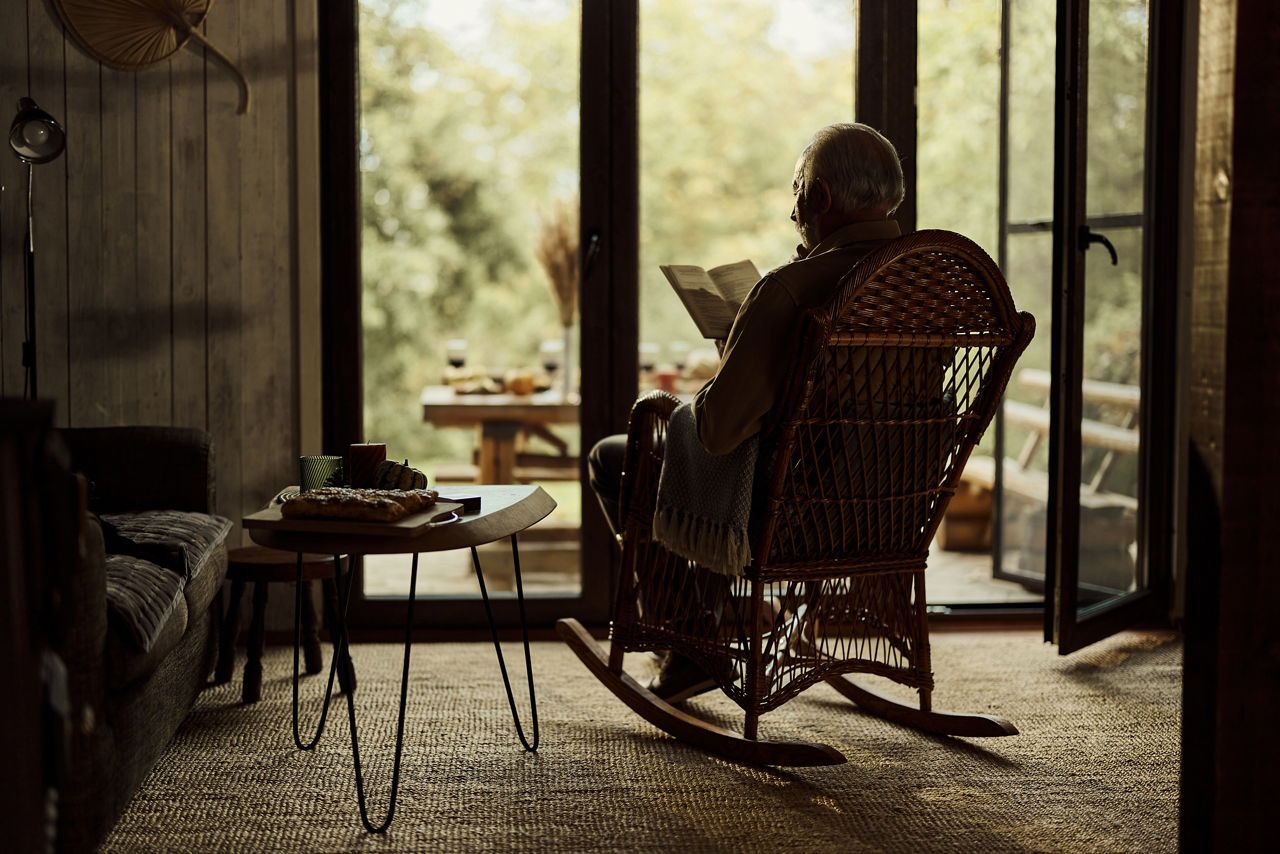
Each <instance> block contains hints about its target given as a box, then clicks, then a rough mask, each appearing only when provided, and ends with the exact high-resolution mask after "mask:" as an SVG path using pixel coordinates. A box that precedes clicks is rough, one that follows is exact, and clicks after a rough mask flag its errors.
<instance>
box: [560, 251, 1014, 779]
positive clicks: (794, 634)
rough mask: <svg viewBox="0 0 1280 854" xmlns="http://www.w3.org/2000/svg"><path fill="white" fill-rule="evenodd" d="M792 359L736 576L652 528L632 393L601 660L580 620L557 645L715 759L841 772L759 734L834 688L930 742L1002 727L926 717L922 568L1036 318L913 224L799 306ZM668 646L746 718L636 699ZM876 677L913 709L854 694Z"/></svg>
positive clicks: (644, 435) (663, 411)
mask: <svg viewBox="0 0 1280 854" xmlns="http://www.w3.org/2000/svg"><path fill="white" fill-rule="evenodd" d="M807 323H808V328H807V330H806V332H805V335H804V337H803V338H804V342H805V343H804V345H803V347H804V349H803V352H801V353H799V354H797V358H796V361H795V369H794V371H793V374H792V377H791V379H790V384H789V387H788V389H787V391H786V393H785V395H784V398H783V403H782V405H781V406H780V407H778V408H777V410H776V416H777V417H776V419H775V420H774V422H773V424H772V425H770V426H769V427H767V428H766V431H765V433H764V434H762V444H761V450H760V459H761V463H760V465H761V466H763V468H762V469H761V470H760V471H758V472H757V477H756V488H755V498H754V509H753V512H752V549H753V555H754V559H753V561H752V563H751V564H750V565H749V566H748V567H746V570H745V574H744V575H742V576H739V577H732V578H730V577H728V576H725V575H721V574H717V573H713V572H711V571H709V570H707V569H704V568H702V567H700V566H698V565H696V564H693V563H691V562H690V561H687V560H684V559H682V558H679V557H677V556H675V555H673V554H671V553H670V552H668V551H667V550H666V549H665V548H663V546H662V545H660V544H659V543H658V542H656V541H655V540H654V539H653V538H652V536H651V527H652V519H653V514H654V501H655V496H656V493H657V481H658V473H659V471H660V470H661V466H662V451H663V440H664V436H665V430H666V424H667V420H668V418H669V416H670V413H671V411H672V410H673V409H674V408H675V407H676V405H677V404H678V401H677V399H676V398H674V397H672V396H671V395H668V394H665V393H662V392H654V393H651V394H649V395H647V396H645V397H643V398H641V399H640V400H639V401H637V402H636V404H635V406H634V408H633V409H632V412H631V420H630V424H629V429H628V445H627V453H626V463H625V468H624V475H623V483H622V514H623V533H622V535H621V537H620V541H621V545H622V552H623V554H622V564H621V577H620V578H619V580H618V585H617V600H616V603H615V608H614V616H613V624H612V636H611V644H610V647H609V650H608V652H606V651H605V650H604V648H603V647H602V646H601V645H600V644H598V643H597V642H596V641H595V639H593V638H592V637H591V636H590V635H589V634H588V633H587V632H586V630H585V629H584V628H583V627H582V626H581V625H580V624H579V623H578V622H577V621H576V620H572V619H565V620H560V621H559V623H558V626H557V628H558V631H559V634H560V636H561V637H562V638H563V639H564V640H565V641H566V642H567V643H568V644H569V645H570V647H572V648H573V650H574V651H575V652H576V653H577V654H578V656H579V657H580V658H581V659H582V661H583V662H584V663H585V664H586V665H587V667H588V668H589V669H590V670H591V671H592V672H593V673H594V674H595V675H596V677H597V678H599V679H600V680H601V682H603V683H604V684H605V685H606V686H607V687H609V688H610V689H611V690H612V691H613V692H614V693H615V694H616V695H617V696H618V697H619V698H621V699H622V700H623V701H624V702H626V703H627V704H628V705H629V706H630V707H631V708H632V709H633V710H634V711H636V712H637V713H638V714H640V715H641V716H642V717H644V718H645V719H646V720H648V721H649V722H650V723H652V724H654V725H655V726H657V727H659V728H661V729H663V730H665V731H666V732H668V733H670V734H671V735H674V736H676V737H677V738H680V739H682V740H685V741H688V742H690V743H692V744H695V745H697V746H699V747H702V748H704V749H707V750H709V751H711V752H714V753H718V754H720V755H722V756H725V757H728V758H731V759H736V760H741V761H748V762H755V763H760V764H769V765H825V764H833V763H838V762H843V761H845V757H844V756H843V754H841V753H840V752H839V751H837V750H835V749H834V748H832V747H830V746H828V745H823V744H813V743H808V742H783V741H765V740H761V739H759V738H758V737H757V728H758V722H759V717H760V715H761V714H762V713H763V712H767V711H769V710H771V709H775V708H777V707H778V706H780V705H782V704H783V703H785V702H786V701H787V700H790V699H791V698H792V697H795V696H796V695H797V694H799V693H800V692H801V691H803V690H804V689H805V688H808V687H809V686H811V685H814V684H816V683H818V682H824V681H825V682H827V683H828V684H830V685H832V686H833V687H834V688H835V689H836V690H837V691H839V692H840V693H841V694H843V695H844V696H845V697H847V698H848V699H850V700H852V701H853V702H854V703H856V704H858V705H859V706H861V707H862V708H864V709H865V710H867V711H869V712H872V713H874V714H878V715H881V716H883V717H886V718H889V719H891V720H895V721H898V722H900V723H903V724H907V725H910V726H914V727H917V728H919V729H922V730H926V731H928V732H933V733H941V734H950V735H961V736H997V735H1013V734H1016V733H1017V729H1015V728H1014V727H1013V725H1012V724H1010V723H1009V722H1007V721H1005V720H1003V719H1000V718H997V717H992V716H988V715H965V714H956V713H949V712H940V711H936V710H933V709H932V707H931V702H930V694H931V691H932V688H933V674H932V672H931V669H930V656H929V634H928V622H927V617H926V613H925V588H924V576H925V562H926V559H927V557H928V550H929V543H930V541H931V540H932V539H933V535H934V532H935V530H936V529H937V527H938V524H939V522H940V520H941V518H942V512H943V510H944V509H945V508H946V506H947V502H948V501H949V500H950V498H951V495H952V494H953V492H954V490H955V487H956V484H957V482H958V481H959V478H960V475H961V472H962V470H963V469H964V464H965V461H966V460H967V459H968V457H969V453H970V451H971V450H972V449H973V447H974V445H975V444H977V442H978V440H979V438H980V437H981V436H982V433H983V431H984V430H985V429H986V427H987V425H988V423H989V422H990V421H991V418H992V416H993V415H994V413H995V411H996V407H997V406H998V404H999V401H1000V398H1001V395H1002V394H1003V392H1004V388H1005V384H1006V382H1007V381H1008V379H1009V376H1010V373H1011V372H1012V370H1013V365H1014V362H1015V361H1017V359H1018V356H1019V355H1020V354H1021V353H1022V351H1023V349H1024V348H1025V347H1026V345H1027V343H1028V342H1029V341H1030V340H1031V337H1032V334H1033V332H1034V329H1035V320H1034V318H1032V316H1031V315H1029V314H1026V313H1018V312H1017V311H1016V310H1015V309H1014V305H1013V301H1012V299H1011V298H1010V296H1009V290H1008V288H1007V286H1006V285H1005V282H1004V280H1003V278H1002V277H1001V275H1000V272H999V270H998V269H997V268H996V266H995V264H994V263H993V262H992V261H991V259H990V258H989V257H988V256H987V255H986V253H985V252H983V251H982V249H980V248H979V247H978V246H977V245H976V244H974V243H973V242H971V241H969V240H968V239H966V238H963V237H961V236H959V235H956V234H952V233H950V232H942V231H922V232H917V233H915V234H911V235H907V236H905V237H902V238H898V239H896V240H894V241H892V242H890V243H889V244H886V245H885V246H884V247H883V248H882V249H880V250H878V251H877V252H875V253H873V254H872V255H871V256H869V257H867V258H865V259H863V260H862V261H861V262H860V263H858V264H857V265H856V266H855V267H854V268H853V269H852V270H851V271H850V272H849V273H848V274H847V275H846V276H845V277H844V279H843V281H842V282H841V284H840V286H839V288H838V289H837V291H836V292H835V294H834V296H833V297H832V299H831V300H830V302H829V303H828V304H827V305H826V306H824V307H821V308H820V309H817V310H815V311H813V312H811V313H810V315H809V316H808V319H807ZM640 650H675V651H678V652H680V653H682V654H684V655H686V656H688V657H689V658H692V659H693V660H694V661H696V662H697V663H698V664H700V665H701V666H702V667H703V668H704V669H705V670H706V671H707V672H708V673H711V674H716V675H717V681H718V683H719V686H720V688H721V690H723V691H724V693H725V694H726V695H728V696H729V697H730V698H732V699H733V700H735V701H736V702H737V703H738V704H739V705H740V706H741V707H742V708H743V709H744V710H745V712H746V719H745V723H744V727H743V732H742V733H741V734H739V733H735V732H732V731H730V730H727V729H724V728H721V727H716V726H713V725H711V724H709V723H707V722H705V721H703V720H701V719H699V718H697V717H695V716H693V715H691V714H689V713H688V712H686V711H683V710H681V709H678V708H676V707H674V706H672V705H670V704H668V703H666V702H664V701H663V700H661V699H659V698H658V697H657V696H655V695H654V694H652V693H651V692H649V691H648V690H646V689H645V688H644V687H643V686H641V684H640V683H639V682H637V681H636V680H635V679H634V678H632V677H631V676H629V675H628V674H627V673H626V672H624V670H623V667H622V665H623V654H624V653H625V652H634V651H640ZM853 673H862V674H871V675H876V676H882V677H886V678H888V679H890V680H893V681H894V682H898V683H901V684H903V685H906V686H910V687H912V688H915V689H917V691H918V692H919V700H920V702H919V707H918V708H916V707H915V706H914V705H908V704H905V703H902V702H900V701H899V700H897V699H894V698H891V697H889V696H887V695H883V694H880V693H878V692H875V691H873V690H872V689H870V688H867V687H863V686H861V685H857V684H855V683H854V682H853V681H852V680H850V679H849V678H848V676H847V674H853Z"/></svg>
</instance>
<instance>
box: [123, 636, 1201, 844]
mask: <svg viewBox="0 0 1280 854" xmlns="http://www.w3.org/2000/svg"><path fill="white" fill-rule="evenodd" d="M933 643H934V658H933V660H934V670H935V673H936V674H937V675H936V678H937V682H938V685H937V688H936V690H935V694H934V705H935V707H936V708H939V709H945V710H954V711H968V712H986V713H993V714H999V715H1001V716H1003V717H1006V718H1008V719H1010V720H1012V721H1013V722H1014V723H1015V724H1016V725H1017V726H1018V727H1019V729H1020V730H1021V734H1020V735H1017V736H1013V737H1010V738H1001V739H987V740H982V739H952V738H940V737H933V736H927V735H922V734H919V733H916V732H914V731H912V730H909V729H905V728H902V727H899V726H895V725H893V724H890V723H886V722H884V721H882V720H879V719H876V718H873V717H871V716H868V715H866V714H864V713H862V712H860V711H859V710H857V709H856V707H853V706H851V705H850V704H849V703H847V702H846V701H844V700H843V699H842V698H841V697H840V696H839V695H837V694H836V693H835V692H834V691H832V690H831V689H829V688H828V687H827V686H825V685H820V686H817V687H815V688H813V689H810V690H809V691H807V692H806V693H804V694H802V695H801V696H800V697H798V698H797V699H795V700H793V701H792V702H790V703H788V704H786V705H785V706H783V707H782V708H781V709H779V710H777V711H775V712H772V713H769V714H767V715H765V716H764V718H762V721H761V736H762V737H764V738H787V739H804V740H809V741H822V742H826V743H828V744H831V745H833V746H835V747H836V748H837V749H839V750H840V751H842V752H843V753H845V755H846V756H848V757H849V761H848V763H846V764H844V765H837V766H831V767H826V768H813V769H776V768H761V767H755V766H749V765H740V764H735V763H732V762H726V761H723V760H720V759H717V758H714V757H710V756H707V755H706V754H703V753H701V752H699V751H697V750H695V749H693V748H691V747H687V746H685V745H684V744H682V743H681V742H678V741H675V740H673V739H671V738H669V737H667V736H666V735H664V734H662V733H660V732H658V731H657V730H655V729H654V728H653V727H651V726H650V725H648V724H647V723H645V722H644V721H643V720H641V719H640V718H638V717H636V716H635V715H634V714H633V713H631V712H630V711H629V710H628V709H627V708H626V707H625V706H624V705H623V704H622V703H621V702H620V701H618V700H617V699H615V698H614V697H613V695H612V694H610V693H609V692H608V691H607V690H606V689H605V688H604V687H603V686H601V685H600V684H599V683H598V682H596V681H595V679H594V678H593V677H592V676H591V675H590V674H589V673H588V672H587V670H586V669H585V667H583V666H582V665H581V664H580V663H579V662H578V660H577V659H576V658H575V657H574V655H573V654H572V653H571V652H570V651H569V650H568V648H567V647H565V646H563V645H562V644H559V643H556V642H550V641H548V642H539V643H536V644H535V646H534V651H533V664H534V675H535V678H536V687H537V701H538V712H539V716H540V721H541V736H542V745H541V747H540V749H539V750H538V752H537V753H536V754H532V753H526V752H524V751H523V749H522V748H521V746H520V743H519V741H518V740H517V737H516V733H515V729H514V726H513V723H512V719H511V714H510V711H509V709H508V706H507V700H506V696H505V694H504V692H503V688H502V681H501V677H500V676H499V672H498V667H497V661H496V658H495V655H494V650H493V647H492V645H488V644H419V645H416V646H415V647H414V648H413V651H412V658H411V669H410V688H409V700H408V714H407V719H406V727H405V729H406V736H405V749H404V760H403V766H402V769H401V783H400V794H399V800H398V803H397V804H396V813H395V817H394V822H393V823H392V825H391V828H390V830H389V831H388V832H387V833H386V834H385V835H380V836H378V835H372V834H369V833H366V832H365V831H364V829H363V827H362V826H361V823H360V816H359V811H358V808H357V805H356V794H355V776H354V772H353V769H352V761H351V744H350V730H349V727H348V724H347V714H346V704H345V699H344V698H342V697H335V702H334V705H333V707H332V710H331V712H330V715H329V720H328V724H327V726H326V731H325V733H324V736H323V738H322V740H321V742H320V744H319V746H318V747H317V749H316V750H314V751H311V752H305V753H304V752H302V751H299V750H297V749H296V748H295V747H294V745H293V739H292V736H291V730H290V694H291V692H290V686H289V674H290V672H291V670H290V668H291V667H292V650H291V649H288V648H273V649H269V650H268V654H267V658H266V661H265V662H264V663H265V674H264V683H263V698H262V700H261V701H260V702H258V703H256V704H254V705H251V706H245V705H242V704H241V703H240V702H239V692H240V685H239V678H238V677H239V674H238V673H237V679H236V680H235V681H234V682H233V683H231V684H229V685H222V686H217V687H213V688H210V689H208V690H206V691H205V693H204V694H203V695H202V696H201V698H200V700H199V702H198V704H197V706H196V708H195V710H194V711H193V713H192V715H191V716H190V718H189V719H188V721H187V722H186V724H185V725H184V726H183V728H182V729H181V730H180V731H179V733H178V735H177V737H176V739H175V740H174V743H173V744H172V745H171V747H170V749H169V750H168V752H167V753H166V755H165V757H164V758H163V759H162V760H161V762H160V763H159V765H158V766H157V767H156V768H155V770H154V771H153V772H152V773H151V775H150V777H149V778H148V779H147V781H146V782H145V783H144V785H143V787H142V789H141V790H140V792H139V793H138V794H137V796H136V797H135V798H134V801H133V803H132V804H131V805H130V807H129V809H128V810H127V811H126V813H125V814H124V816H123V817H122V819H121V820H120V822H119V823H118V824H117V826H116V827H115V829H114V830H113V832H112V834H111V835H110V836H109V837H108V839H107V841H106V842H105V844H104V846H103V849H102V850H103V851H105V852H153V851H154V852H175V851H253V852H268V851H287V852H345V851H395V852H409V851H432V852H434V851H446V852H448V851H460V852H461V851H465V852H488V851H495V852H498V851H501V852H506V851H522V852H523V851H556V852H560V851H565V852H571V851H572V852H577V851H678V852H684V851H734V852H737V851H745V852H750V851H761V852H775V851H815V852H821V851H831V852H837V851H838V852H864V851H866V852H899V851H902V852H984V854H986V853H987V852H991V853H992V854H993V853H994V852H1027V851H1036V852H1090V851H1096V852H1129V851H1132V852H1144V854H1153V852H1162V851H1170V852H1172V851H1174V850H1176V848H1177V803H1178V754H1179V747H1178V745H1179V711H1180V710H1179V696H1180V686H1181V678H1182V677H1181V668H1182V649H1181V643H1180V642H1179V641H1178V640H1177V639H1176V638H1175V637H1174V636H1173V635H1169V634H1138V633H1129V634H1125V635H1121V636H1119V637H1116V638H1112V639H1110V640H1108V641H1104V642H1102V643H1099V644H1096V645H1094V646H1093V647H1090V648H1088V649H1086V650H1084V651H1082V652H1079V653H1076V654H1075V655H1072V656H1067V657H1062V656H1059V655H1057V652H1056V650H1055V649H1054V648H1053V647H1051V646H1048V645H1045V644H1043V643H1042V642H1041V641H1040V638H1039V635H1038V633H1029V632H1022V631H1018V632H998V633H971V632H946V633H935V635H934V637H933ZM504 649H505V651H506V655H507V660H508V665H509V666H513V667H514V669H515V676H516V677H517V678H516V679H515V680H513V681H514V684H515V686H516V688H517V701H518V704H519V706H520V708H521V711H522V715H524V716H525V720H526V722H527V716H528V708H527V700H526V699H524V683H523V656H522V655H521V654H520V652H519V650H520V647H519V644H507V645H506V646H505V647H504ZM401 655H402V648H401V647H400V646H397V645H383V644H370V645H360V646H358V647H356V649H355V650H354V655H353V657H354V659H355V663H356V668H357V673H358V678H359V680H360V681H359V688H358V690H357V692H356V695H355V697H356V701H357V702H356V712H357V725H358V726H359V730H358V732H359V735H360V747H361V757H362V759H363V760H364V762H365V779H366V785H367V786H368V788H369V799H370V804H369V812H370V817H371V819H372V820H373V821H374V822H378V821H380V820H381V819H382V817H383V816H384V815H385V812H386V804H387V793H388V790H389V783H390V778H391V763H390V757H391V753H392V746H393V744H394V737H395V701H396V699H397V697H398V693H399V682H400V672H401V661H402V658H401ZM652 666H653V665H652V663H651V661H650V660H649V659H648V658H647V657H639V656H635V657H629V658H628V669H629V670H630V671H631V672H632V673H633V674H636V675H637V676H643V675H644V674H645V671H646V670H647V669H651V668H652ZM326 673H327V670H326ZM879 681H880V682H882V680H879ZM323 694H324V677H323V676H311V677H307V678H305V679H304V681H303V683H302V689H301V695H302V709H303V719H304V730H305V729H307V728H308V727H313V726H314V721H315V720H316V716H317V712H318V709H319V701H320V699H321V698H322V697H323ZM688 707H689V708H696V709H698V710H699V711H701V712H703V713H708V714H711V715H714V716H717V722H718V723H720V724H721V725H725V726H730V727H733V728H740V719H739V718H737V717H736V709H737V707H736V706H734V705H733V704H731V703H730V702H729V701H728V700H727V699H725V698H724V697H723V696H722V695H719V694H718V693H717V694H715V696H714V697H713V696H711V695H705V696H704V697H701V698H697V699H695V700H693V701H691V702H690V703H689V704H688ZM527 730H528V727H527V723H526V731H527Z"/></svg>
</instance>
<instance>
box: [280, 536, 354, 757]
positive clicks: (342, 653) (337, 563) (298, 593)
mask: <svg viewBox="0 0 1280 854" xmlns="http://www.w3.org/2000/svg"><path fill="white" fill-rule="evenodd" d="M341 558H342V556H341V555H334V556H333V583H334V584H335V585H337V589H338V591H339V594H340V596H341V599H342V601H341V602H340V603H339V604H338V607H337V609H335V610H336V613H338V614H341V615H342V619H341V623H342V625H343V631H342V632H341V633H339V635H338V639H337V643H335V644H334V650H333V660H332V661H330V662H329V684H328V685H326V686H325V689H324V705H323V706H321V707H320V722H319V723H318V724H317V725H316V734H315V736H314V737H313V738H312V739H311V740H310V741H309V742H307V743H306V744H303V743H302V736H301V735H299V734H298V646H299V642H300V640H301V637H302V632H301V629H300V627H299V620H298V616H299V614H300V613H301V611H302V553H301V552H299V553H298V576H297V583H296V584H295V585H294V596H293V743H294V744H296V745H297V746H298V749H300V750H310V749H311V748H313V747H315V746H316V744H318V743H319V741H320V736H321V735H322V734H323V733H324V722H325V719H326V718H327V717H328V716H329V698H330V697H332V696H333V677H334V674H335V673H336V672H337V668H338V666H339V662H342V661H346V660H347V656H346V652H347V633H346V630H345V626H346V614H347V603H348V602H349V601H351V580H352V578H353V577H354V575H355V573H354V572H352V571H351V569H352V567H351V563H350V562H351V561H353V560H355V558H354V556H348V557H347V586H346V588H345V589H344V588H343V586H342V563H341ZM334 622H339V621H338V620H335V621H334ZM334 630H335V631H337V629H336V627H335V629H334ZM350 694H351V692H350V691H348V692H347V695H348V696H350Z"/></svg>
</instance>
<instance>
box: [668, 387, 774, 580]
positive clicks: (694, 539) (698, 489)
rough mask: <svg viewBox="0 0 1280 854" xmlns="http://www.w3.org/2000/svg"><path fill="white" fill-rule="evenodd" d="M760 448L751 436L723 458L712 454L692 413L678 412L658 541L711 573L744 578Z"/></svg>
mask: <svg viewBox="0 0 1280 854" xmlns="http://www.w3.org/2000/svg"><path fill="white" fill-rule="evenodd" d="M759 447H760V440H759V438H758V437H757V436H752V437H751V438H750V439H747V440H746V441H745V442H743V443H742V444H741V445H739V446H738V447H737V448H734V449H733V450H732V451H730V452H729V453H727V454H724V455H723V456H715V455H712V454H709V453H707V451H706V449H705V448H703V447H702V442H701V441H700V440H699V439H698V428H697V425H696V424H695V423H694V421H693V409H692V407H690V405H689V404H687V403H685V404H681V405H680V406H678V407H676V410H675V411H674V412H672V413H671V421H670V422H669V423H668V425H667V441H666V447H665V449H664V452H663V459H662V472H661V473H660V474H659V476H658V499H657V503H656V506H655V509H654V514H653V536H654V539H656V540H657V541H658V542H660V543H662V545H663V546H665V547H666V548H667V550H668V551H671V552H673V553H675V554H678V555H680V556H681V557H683V558H687V559H689V560H692V561H695V562H696V563H698V564H700V565H701V566H703V567H706V568H707V569H711V570H714V571H715V572H719V573H723V574H725V575H742V574H743V571H744V569H745V567H746V566H747V564H748V563H750V562H751V544H750V541H749V538H748V535H747V525H748V522H749V520H750V516H751V484H752V480H753V478H754V477H755V468H756V455H757V453H758V451H759Z"/></svg>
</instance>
